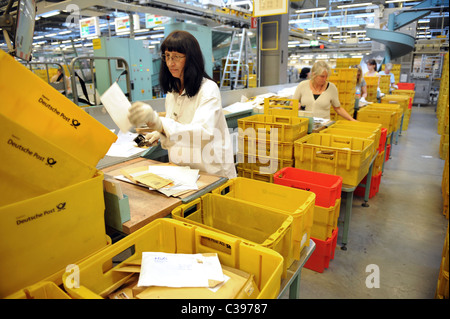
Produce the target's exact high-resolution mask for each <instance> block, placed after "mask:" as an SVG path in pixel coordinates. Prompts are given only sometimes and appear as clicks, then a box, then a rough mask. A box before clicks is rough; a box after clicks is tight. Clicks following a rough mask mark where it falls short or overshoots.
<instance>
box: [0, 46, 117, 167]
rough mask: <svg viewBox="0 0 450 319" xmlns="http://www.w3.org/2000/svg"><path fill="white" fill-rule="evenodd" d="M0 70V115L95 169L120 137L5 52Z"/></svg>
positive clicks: (0, 61) (1, 53) (1, 57)
mask: <svg viewBox="0 0 450 319" xmlns="http://www.w3.org/2000/svg"><path fill="white" fill-rule="evenodd" d="M0 69H1V70H2V71H1V72H2V76H1V77H0V96H1V97H2V107H1V108H0V114H3V115H4V116H6V117H7V118H9V119H11V120H12V121H15V122H17V123H19V124H20V125H22V126H23V127H26V128H27V129H29V130H30V131H32V132H33V133H35V134H36V135H38V136H40V137H42V138H43V139H45V140H47V141H49V142H51V143H53V144H55V145H56V146H58V147H59V148H61V149H62V150H64V151H66V152H67V153H70V154H72V155H73V156H75V157H76V158H78V159H79V160H81V161H83V162H85V163H86V164H88V165H90V166H94V167H95V166H96V165H97V163H98V161H99V160H101V159H102V158H103V156H104V154H106V152H107V151H108V149H109V147H110V146H111V144H112V143H113V142H114V141H115V140H116V139H117V136H116V135H115V134H114V133H112V132H111V131H110V130H108V129H107V128H106V127H105V126H104V125H103V124H101V123H100V122H98V121H97V120H96V119H94V118H93V117H92V116H90V115H89V114H88V113H87V112H85V111H84V110H83V109H81V108H80V107H78V106H77V105H75V104H74V103H73V102H72V101H70V100H69V99H67V98H66V97H65V96H64V95H63V94H61V93H59V92H58V91H57V90H55V89H54V88H53V87H52V86H51V85H49V84H48V83H46V82H45V81H43V80H42V79H40V78H39V77H38V76H37V75H36V74H34V73H33V72H31V71H30V70H29V69H27V68H26V67H25V66H23V65H22V64H20V63H19V62H17V61H15V60H14V58H13V57H11V56H10V55H9V54H7V53H6V52H4V51H2V50H0ZM93 150H95V151H93Z"/></svg>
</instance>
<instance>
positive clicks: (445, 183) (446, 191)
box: [442, 153, 449, 219]
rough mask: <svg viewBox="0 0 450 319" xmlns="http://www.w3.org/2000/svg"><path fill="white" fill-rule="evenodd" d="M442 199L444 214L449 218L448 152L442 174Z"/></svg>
mask: <svg viewBox="0 0 450 319" xmlns="http://www.w3.org/2000/svg"><path fill="white" fill-rule="evenodd" d="M442 199H443V201H444V204H443V206H444V209H443V214H444V216H445V218H447V219H448V203H449V171H448V153H447V157H446V158H445V164H444V173H443V174H442Z"/></svg>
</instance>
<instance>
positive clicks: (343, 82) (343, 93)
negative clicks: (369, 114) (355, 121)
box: [328, 68, 358, 120]
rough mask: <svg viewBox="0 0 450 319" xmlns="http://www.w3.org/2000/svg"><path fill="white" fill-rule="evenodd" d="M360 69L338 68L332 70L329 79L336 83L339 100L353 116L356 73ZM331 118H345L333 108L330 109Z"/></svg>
mask: <svg viewBox="0 0 450 319" xmlns="http://www.w3.org/2000/svg"><path fill="white" fill-rule="evenodd" d="M357 72H358V70H357V69H355V68H352V69H349V68H336V69H332V70H331V74H330V76H329V77H328V80H329V81H330V82H331V83H334V84H335V85H336V87H337V89H338V92H339V102H340V103H341V107H342V108H344V109H345V110H346V111H347V112H348V113H349V114H350V115H351V116H353V114H354V111H355V94H356V74H357ZM330 118H331V120H343V119H344V118H342V117H341V116H340V115H338V114H337V113H336V112H335V111H334V109H333V108H331V109H330Z"/></svg>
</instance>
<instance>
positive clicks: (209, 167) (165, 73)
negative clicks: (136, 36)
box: [128, 31, 236, 178]
mask: <svg viewBox="0 0 450 319" xmlns="http://www.w3.org/2000/svg"><path fill="white" fill-rule="evenodd" d="M161 59H162V63H161V69H160V73H159V81H160V85H161V87H162V89H163V91H164V93H166V94H167V95H166V100H165V108H166V116H165V117H164V118H160V117H159V116H158V114H157V112H155V111H154V110H153V109H152V107H151V106H150V105H148V104H145V103H142V102H135V103H133V105H132V106H131V108H130V110H129V115H128V118H129V120H130V122H131V123H132V124H133V125H135V126H136V127H138V126H139V125H142V124H147V126H148V127H149V128H150V129H153V130H154V131H153V132H151V133H149V134H147V136H146V139H147V140H148V142H149V143H150V144H151V143H155V142H156V141H158V140H160V141H161V146H162V147H163V148H165V149H167V150H168V153H169V160H170V161H171V162H173V163H175V164H184V165H188V166H190V167H191V168H193V169H199V170H201V171H206V172H207V173H210V174H215V175H220V176H225V177H228V178H234V177H236V170H235V166H234V156H233V150H232V143H231V138H230V133H229V131H228V126H227V122H226V120H225V116H224V114H223V112H222V101H221V96H220V90H219V87H218V85H217V83H215V82H214V81H213V80H212V79H211V78H210V77H209V76H208V75H207V74H206V72H205V63H204V59H203V54H202V51H201V49H200V45H199V43H198V41H197V39H195V37H194V36H193V35H191V34H190V33H189V32H186V31H174V32H172V33H171V34H169V35H168V36H167V38H166V39H165V40H164V42H163V43H162V44H161Z"/></svg>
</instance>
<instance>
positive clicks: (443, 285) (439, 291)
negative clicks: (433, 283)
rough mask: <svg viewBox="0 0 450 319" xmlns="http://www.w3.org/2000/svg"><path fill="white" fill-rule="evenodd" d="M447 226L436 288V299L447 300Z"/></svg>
mask: <svg viewBox="0 0 450 319" xmlns="http://www.w3.org/2000/svg"><path fill="white" fill-rule="evenodd" d="M448 240H449V239H448V226H447V235H446V236H445V242H444V248H443V249H442V261H441V267H440V269H439V277H438V282H437V287H436V294H435V298H436V299H449V287H448V268H449V267H448V262H449V260H448V258H449V256H448V250H449V247H448Z"/></svg>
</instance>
